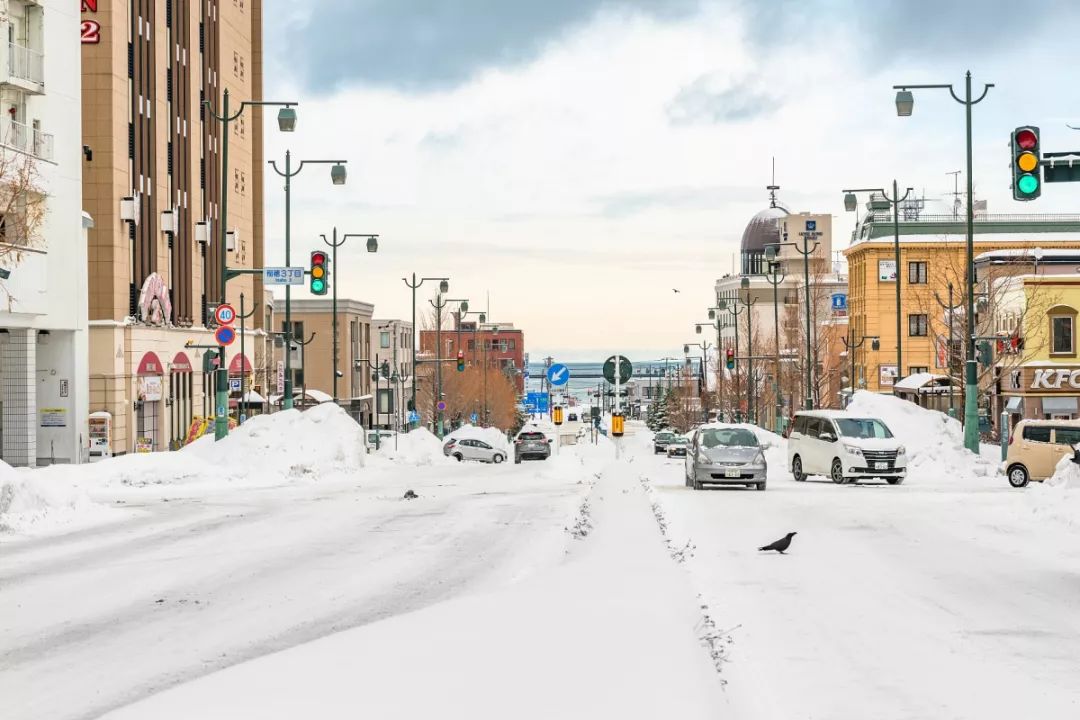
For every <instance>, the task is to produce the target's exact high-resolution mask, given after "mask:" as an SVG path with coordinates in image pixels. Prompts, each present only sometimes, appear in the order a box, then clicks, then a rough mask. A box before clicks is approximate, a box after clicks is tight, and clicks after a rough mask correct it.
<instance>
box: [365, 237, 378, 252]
mask: <svg viewBox="0 0 1080 720" xmlns="http://www.w3.org/2000/svg"><path fill="white" fill-rule="evenodd" d="M367 251H368V252H369V253H373V252H379V236H378V235H369V236H368V239H367Z"/></svg>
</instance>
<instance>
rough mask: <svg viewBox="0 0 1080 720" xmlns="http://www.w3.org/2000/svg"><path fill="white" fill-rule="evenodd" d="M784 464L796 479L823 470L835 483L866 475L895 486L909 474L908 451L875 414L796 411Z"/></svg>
mask: <svg viewBox="0 0 1080 720" xmlns="http://www.w3.org/2000/svg"><path fill="white" fill-rule="evenodd" d="M788 466H789V467H790V468H791V474H792V475H794V476H795V481H796V482H802V481H803V480H805V479H806V477H807V476H808V475H824V476H826V477H828V478H829V479H831V480H832V481H833V482H834V483H836V484H838V485H843V484H844V483H850V482H857V481H858V480H860V479H869V478H884V479H885V481H886V482H888V483H889V484H890V485H899V484H900V483H902V482H904V477H905V476H906V475H907V451H906V449H905V448H904V446H903V445H902V444H901V443H900V441H899V440H897V439H896V438H895V437H894V436H893V434H892V432H891V431H890V430H889V428H888V426H887V425H885V423H884V422H882V421H881V420H879V419H878V418H872V417H863V416H860V415H855V414H852V413H848V412H846V411H844V410H806V411H803V412H798V413H796V414H795V422H794V424H793V425H792V428H791V436H790V437H789V438H788Z"/></svg>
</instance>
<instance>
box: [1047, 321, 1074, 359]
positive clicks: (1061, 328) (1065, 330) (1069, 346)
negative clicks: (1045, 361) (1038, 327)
mask: <svg viewBox="0 0 1080 720" xmlns="http://www.w3.org/2000/svg"><path fill="white" fill-rule="evenodd" d="M1050 335H1051V337H1052V338H1053V346H1052V349H1051V350H1050V352H1051V353H1061V354H1072V353H1073V352H1075V350H1074V349H1073V318H1072V317H1068V316H1065V315H1057V316H1054V317H1051V318H1050Z"/></svg>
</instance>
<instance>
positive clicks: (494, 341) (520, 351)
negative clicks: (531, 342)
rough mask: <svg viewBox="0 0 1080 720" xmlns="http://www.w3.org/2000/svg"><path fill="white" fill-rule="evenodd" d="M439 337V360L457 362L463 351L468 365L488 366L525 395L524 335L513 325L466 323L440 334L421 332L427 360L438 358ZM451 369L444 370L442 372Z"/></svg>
mask: <svg viewBox="0 0 1080 720" xmlns="http://www.w3.org/2000/svg"><path fill="white" fill-rule="evenodd" d="M436 336H438V339H441V341H442V348H441V352H440V353H439V357H441V358H443V359H450V358H456V357H457V353H458V351H459V350H460V351H461V352H462V353H463V354H464V356H465V363H466V365H479V366H481V367H483V366H484V365H485V364H486V365H487V367H488V369H489V370H491V371H495V370H498V371H500V372H502V373H504V374H505V375H506V376H507V377H509V378H511V379H512V380H513V381H514V387H515V388H516V390H517V394H518V395H521V394H523V393H524V392H525V372H526V369H527V368H526V367H525V333H524V332H523V331H522V330H519V329H517V328H515V327H514V326H513V324H512V323H494V322H485V323H477V322H472V321H464V322H460V323H457V325H456V327H455V328H451V329H446V330H443V331H442V332H441V333H436V332H435V331H434V330H421V331H420V352H421V353H423V354H424V355H426V356H427V357H434V355H435V347H436V339H437V337H436ZM448 369H449V366H444V367H443V372H446V371H447V370H448Z"/></svg>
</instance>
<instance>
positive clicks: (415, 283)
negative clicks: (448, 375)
mask: <svg viewBox="0 0 1080 720" xmlns="http://www.w3.org/2000/svg"><path fill="white" fill-rule="evenodd" d="M428 280H438V281H439V292H447V291H448V290H449V287H450V278H444V277H424V278H420V279H419V280H417V279H416V273H413V274H412V282H409V278H401V281H402V282H404V283H405V286H406V287H408V288H410V289H411V290H412V335H413V336H412V379H413V384H412V412H416V413H418V412H419V410H418V409H417V407H416V384H417V381H418V380H419V378H418V377H417V376H416V351H417V345H418V343H417V338H418V337H420V331H419V329H418V328H417V327H416V290H417V288H419V287H420V286H421V285H423V284H424V283H425V282H427V281H428ZM435 356H436V357H438V356H439V355H438V353H436V354H435Z"/></svg>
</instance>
